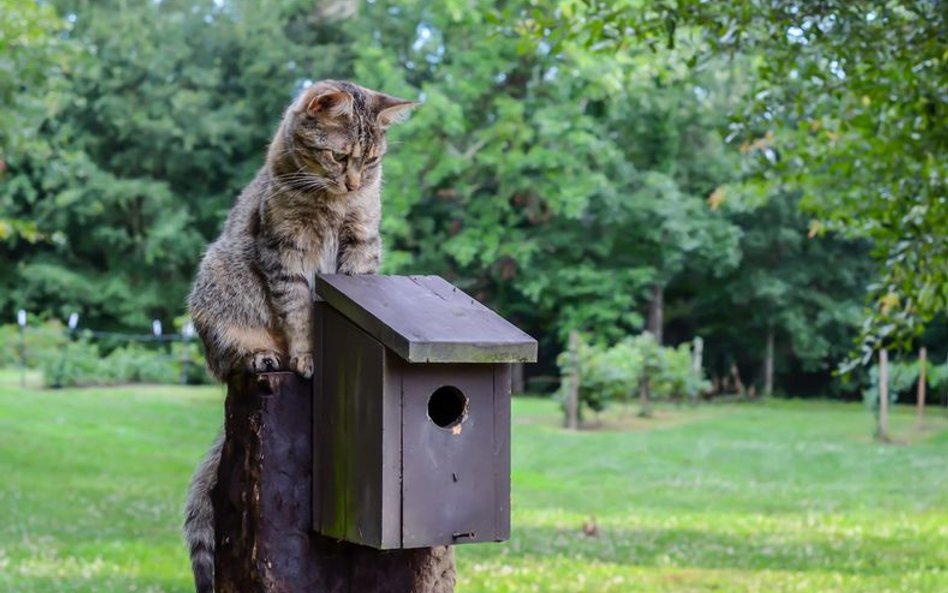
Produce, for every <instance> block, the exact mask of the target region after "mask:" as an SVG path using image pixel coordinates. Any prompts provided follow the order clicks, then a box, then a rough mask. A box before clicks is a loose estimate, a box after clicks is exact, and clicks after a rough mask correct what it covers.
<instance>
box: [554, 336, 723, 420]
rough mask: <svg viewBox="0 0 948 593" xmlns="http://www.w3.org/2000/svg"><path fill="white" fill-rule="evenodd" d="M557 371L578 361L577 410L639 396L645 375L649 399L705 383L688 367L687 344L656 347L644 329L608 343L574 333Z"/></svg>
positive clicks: (697, 390) (694, 392) (687, 392)
mask: <svg viewBox="0 0 948 593" xmlns="http://www.w3.org/2000/svg"><path fill="white" fill-rule="evenodd" d="M557 362H558V364H559V367H560V370H561V373H562V376H563V377H564V378H565V377H567V376H570V375H571V374H572V372H573V365H578V369H576V370H578V372H579V377H580V383H579V414H580V418H582V415H583V411H584V410H589V411H592V412H600V411H602V410H604V409H606V408H607V407H608V406H609V405H610V404H613V403H623V404H628V403H630V402H631V401H632V400H634V399H635V398H637V397H638V396H639V390H640V389H641V388H642V383H643V380H644V379H647V382H648V385H647V390H648V394H649V399H682V398H689V399H690V398H696V397H697V396H698V395H700V394H701V393H702V392H704V391H707V390H708V389H710V387H711V385H710V383H709V382H708V381H707V379H705V378H704V375H703V373H700V372H697V373H696V372H695V371H694V370H693V369H692V362H691V348H690V346H689V345H688V344H682V345H680V346H678V347H675V348H673V347H663V346H660V345H659V344H658V343H657V342H656V341H655V338H654V337H653V336H652V335H651V334H649V333H647V332H646V333H642V334H639V335H637V336H631V337H627V338H625V339H623V340H621V341H619V342H617V343H615V344H613V345H607V344H602V343H599V344H594V343H590V342H588V341H587V340H586V338H585V337H582V336H581V337H580V339H579V340H578V343H577V348H576V351H575V353H572V354H571V353H570V352H569V351H566V352H563V353H561V354H560V355H559V357H558V358H557ZM567 389H568V381H565V380H564V381H562V382H561V386H560V391H559V392H558V397H559V398H560V399H561V400H562V401H563V402H564V403H565V401H566V396H567V392H566V390H567Z"/></svg>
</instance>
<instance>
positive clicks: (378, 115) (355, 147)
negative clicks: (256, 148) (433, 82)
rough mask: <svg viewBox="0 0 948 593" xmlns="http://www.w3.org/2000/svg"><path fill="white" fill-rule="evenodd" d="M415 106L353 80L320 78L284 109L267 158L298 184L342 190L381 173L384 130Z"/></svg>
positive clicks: (286, 178)
mask: <svg viewBox="0 0 948 593" xmlns="http://www.w3.org/2000/svg"><path fill="white" fill-rule="evenodd" d="M415 105H416V103H415V102H413V101H407V100H405V99H399V98H397V97H392V96H390V95H386V94H384V93H380V92H377V91H372V90H369V89H367V88H363V87H361V86H359V85H357V84H353V83H351V82H342V81H335V80H324V81H321V82H317V83H316V84H314V85H312V86H310V87H309V88H307V89H306V90H304V91H303V92H302V93H301V94H300V96H299V97H298V98H297V100H296V101H295V102H294V103H293V105H292V106H291V107H290V109H289V110H288V112H287V114H286V119H285V120H284V122H283V125H282V126H281V127H280V132H279V134H280V137H278V138H277V139H276V141H275V142H274V146H273V147H272V148H271V155H270V158H271V159H274V160H276V161H279V162H281V163H282V164H283V166H281V167H279V168H278V174H279V175H280V176H281V178H282V179H283V180H284V181H288V182H291V183H292V184H293V185H296V186H298V187H301V188H304V189H305V188H308V189H312V190H324V191H327V192H329V193H331V194H345V193H349V192H354V191H357V190H358V189H359V188H361V187H364V186H370V185H371V184H373V183H375V182H376V181H377V180H378V177H379V175H380V174H381V161H382V157H383V156H384V155H385V151H386V148H387V144H386V141H385V132H386V130H388V127H389V126H390V125H392V124H393V123H396V122H399V121H402V120H403V119H405V118H407V117H408V112H409V110H411V108H412V107H414V106H415Z"/></svg>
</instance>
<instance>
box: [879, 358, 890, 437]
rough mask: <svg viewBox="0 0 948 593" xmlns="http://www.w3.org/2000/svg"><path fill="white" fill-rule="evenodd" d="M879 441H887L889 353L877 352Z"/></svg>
mask: <svg viewBox="0 0 948 593" xmlns="http://www.w3.org/2000/svg"><path fill="white" fill-rule="evenodd" d="M879 439H881V440H883V441H887V440H889V352H888V351H887V350H886V349H885V348H883V349H882V350H879Z"/></svg>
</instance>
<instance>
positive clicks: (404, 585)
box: [213, 373, 455, 593]
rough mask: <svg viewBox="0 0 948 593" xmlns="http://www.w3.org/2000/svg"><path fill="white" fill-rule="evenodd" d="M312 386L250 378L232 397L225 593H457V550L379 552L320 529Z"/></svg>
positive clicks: (226, 452) (222, 475)
mask: <svg viewBox="0 0 948 593" xmlns="http://www.w3.org/2000/svg"><path fill="white" fill-rule="evenodd" d="M312 392H313V390H312V385H311V383H310V382H309V381H305V380H303V379H301V378H300V377H299V376H298V375H296V374H295V373H264V374H261V375H256V376H254V375H246V376H244V377H243V378H241V379H240V380H237V381H235V382H233V383H232V384H231V385H230V386H229V389H228V393H227V401H226V404H225V409H226V415H227V417H226V427H225V428H226V440H225V442H224V449H223V452H222V454H221V463H220V467H219V470H218V483H217V487H216V488H215V490H214V494H213V500H214V515H215V522H216V525H217V530H216V537H215V539H216V563H215V581H216V582H215V591H216V592H217V593H305V592H310V591H319V592H320V593H349V592H351V591H360V592H365V593H405V592H410V593H451V592H452V591H454V581H455V572H454V555H453V552H452V550H451V549H450V548H447V547H437V548H420V549H411V550H389V551H379V550H375V549H373V548H367V547H363V546H357V545H355V544H349V543H346V542H339V541H336V540H333V539H330V538H325V537H322V536H320V535H318V534H316V533H315V532H314V531H313V527H312V525H313V521H312V472H313V454H312V446H313V435H312V426H313V424H312Z"/></svg>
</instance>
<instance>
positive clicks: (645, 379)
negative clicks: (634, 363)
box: [639, 373, 652, 418]
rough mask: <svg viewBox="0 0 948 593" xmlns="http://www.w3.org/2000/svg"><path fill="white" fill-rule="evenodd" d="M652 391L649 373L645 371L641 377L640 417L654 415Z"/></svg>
mask: <svg viewBox="0 0 948 593" xmlns="http://www.w3.org/2000/svg"><path fill="white" fill-rule="evenodd" d="M651 399H652V393H651V385H650V384H649V376H648V373H643V374H642V378H641V379H639V417H641V418H650V417H651V416H652V403H651Z"/></svg>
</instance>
